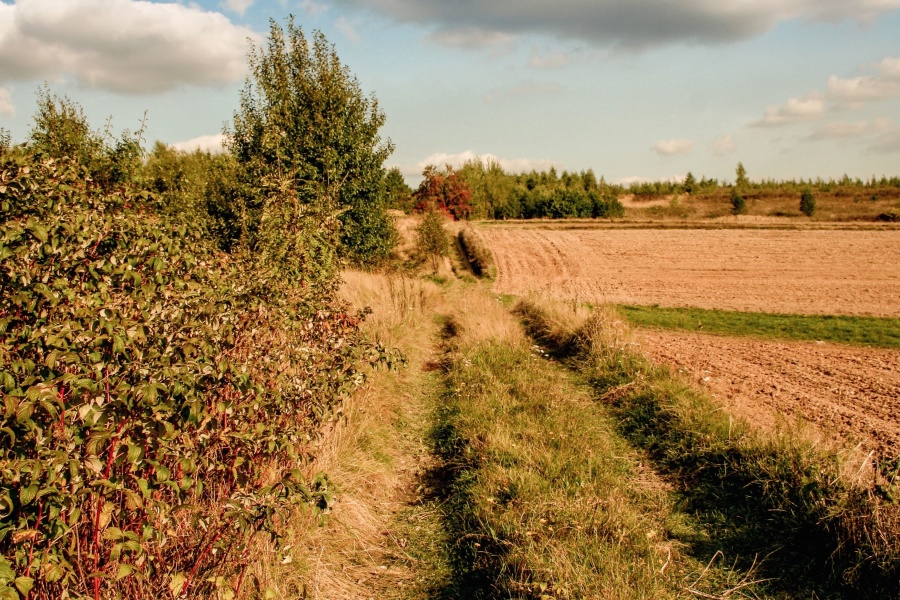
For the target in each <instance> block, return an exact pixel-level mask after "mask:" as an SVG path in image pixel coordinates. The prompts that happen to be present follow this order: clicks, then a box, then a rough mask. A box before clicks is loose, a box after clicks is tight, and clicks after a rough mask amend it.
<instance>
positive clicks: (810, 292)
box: [482, 227, 900, 317]
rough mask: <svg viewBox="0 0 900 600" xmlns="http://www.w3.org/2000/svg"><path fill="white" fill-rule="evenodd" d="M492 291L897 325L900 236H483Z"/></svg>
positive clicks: (518, 231) (505, 231)
mask: <svg viewBox="0 0 900 600" xmlns="http://www.w3.org/2000/svg"><path fill="white" fill-rule="evenodd" d="M482 232H483V234H484V237H485V239H486V240H487V241H488V243H489V244H490V246H491V249H492V250H493V252H494V257H495V260H496V262H497V267H498V272H499V275H498V277H497V281H496V283H495V287H494V289H495V290H496V291H498V292H505V293H511V294H517V295H523V294H527V293H529V292H544V293H547V294H549V295H550V296H552V297H557V298H566V299H578V300H582V301H591V302H603V301H606V302H615V303H622V304H644V305H649V304H660V305H663V306H693V307H698V308H713V309H715V308H718V309H727V310H740V311H753V312H779V313H792V314H843V315H874V316H891V317H900V230H889V231H884V230H881V231H875V230H873V231H836V230H831V231H817V230H752V229H738V230H699V229H697V230H691V229H680V230H678V229H676V230H671V229H670V230H660V229H630V230H629V229H625V230H623V229H574V230H571V229H570V230H551V229H533V228H527V229H526V228H516V227H485V228H483V230H482Z"/></svg>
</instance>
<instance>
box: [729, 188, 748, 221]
mask: <svg viewBox="0 0 900 600" xmlns="http://www.w3.org/2000/svg"><path fill="white" fill-rule="evenodd" d="M746 213H747V201H746V200H744V197H743V196H741V195H740V194H739V193H738V191H737V188H731V214H733V215H743V214H746Z"/></svg>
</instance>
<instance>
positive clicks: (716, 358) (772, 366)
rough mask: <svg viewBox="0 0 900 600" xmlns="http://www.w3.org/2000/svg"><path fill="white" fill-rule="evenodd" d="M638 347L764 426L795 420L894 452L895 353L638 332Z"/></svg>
mask: <svg viewBox="0 0 900 600" xmlns="http://www.w3.org/2000/svg"><path fill="white" fill-rule="evenodd" d="M639 339H640V341H641V345H642V347H643V348H644V351H645V352H646V353H647V354H648V355H649V356H650V357H652V358H654V359H656V360H657V361H659V362H663V363H666V364H669V365H670V366H672V367H673V368H675V369H677V370H679V371H682V372H684V373H686V374H687V375H688V376H689V377H690V378H691V379H693V380H694V381H695V382H697V383H699V384H700V385H701V386H702V387H705V388H707V389H708V390H709V391H710V393H712V394H713V395H714V396H715V397H716V398H719V399H720V400H721V401H722V402H723V403H724V404H725V405H726V406H727V407H728V408H729V410H730V411H731V412H732V413H733V414H735V415H739V416H741V417H743V418H745V419H747V420H748V421H750V422H752V423H754V424H756V425H759V426H763V427H774V426H776V425H777V424H778V423H779V422H781V423H784V424H787V425H790V424H792V423H793V422H794V421H796V420H797V418H802V419H804V420H806V421H808V422H809V423H812V424H814V425H816V426H818V427H819V428H820V429H821V430H822V431H823V432H824V433H826V434H831V435H833V436H834V437H837V438H840V439H843V440H845V441H848V442H852V443H859V442H862V443H863V445H864V446H865V447H867V448H869V449H873V450H877V451H879V454H881V455H882V456H898V455H900V422H898V418H900V352H897V351H893V350H880V349H873V348H855V347H848V346H841V345H837V344H823V343H817V342H811V343H810V342H774V341H762V340H754V339H749V338H729V337H721V336H714V335H705V334H697V333H682V332H673V331H646V330H645V331H641V332H640V334H639Z"/></svg>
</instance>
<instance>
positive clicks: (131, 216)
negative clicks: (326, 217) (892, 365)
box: [0, 150, 378, 599]
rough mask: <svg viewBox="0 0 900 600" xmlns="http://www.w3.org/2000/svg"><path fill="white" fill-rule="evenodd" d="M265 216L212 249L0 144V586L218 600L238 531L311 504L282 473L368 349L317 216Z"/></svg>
mask: <svg viewBox="0 0 900 600" xmlns="http://www.w3.org/2000/svg"><path fill="white" fill-rule="evenodd" d="M271 194H272V195H279V196H280V197H279V200H278V201H273V202H272V203H271V204H272V206H274V207H279V209H280V208H281V207H289V206H290V205H291V204H290V193H289V191H285V190H273V191H272V192H271ZM285 196H286V198H285ZM265 219H267V223H268V225H267V226H270V227H272V228H273V229H275V228H277V229H279V231H280V233H281V235H280V236H279V237H278V240H279V242H278V243H274V242H273V243H272V244H269V245H267V246H266V247H265V248H264V249H262V251H260V252H258V253H257V254H255V255H252V256H251V255H249V254H240V253H238V254H234V255H229V254H225V253H223V252H221V251H220V250H219V249H218V246H217V243H216V240H215V239H213V238H211V237H210V236H209V235H208V233H207V231H206V230H205V229H204V223H205V221H204V220H203V219H201V218H191V215H189V214H188V215H185V214H181V215H178V214H170V213H169V212H167V211H164V210H159V206H158V203H157V202H156V200H155V199H154V198H153V196H152V195H151V194H150V193H149V192H147V191H140V190H138V188H135V187H130V186H126V185H121V186H118V187H108V186H100V185H98V184H97V183H95V182H94V181H92V180H91V178H90V176H89V173H88V172H87V171H86V170H85V167H84V166H82V165H80V164H79V163H78V162H75V161H72V160H67V159H54V158H50V157H48V156H46V155H44V154H41V153H39V152H30V151H27V150H19V151H16V152H9V151H6V152H4V153H2V154H0V390H2V396H3V406H2V410H3V413H2V418H0V438H2V439H3V442H2V446H0V447H2V450H0V515H2V520H0V598H4V599H6V598H19V597H27V598H60V597H66V596H68V597H73V598H74V597H93V598H100V597H112V596H119V597H141V596H149V595H153V596H154V597H171V596H173V595H174V596H177V597H208V596H209V595H210V594H213V593H216V591H218V592H219V593H221V594H223V597H228V596H229V595H230V594H233V593H234V592H236V591H237V590H239V589H240V588H241V587H242V584H243V583H244V582H243V578H244V572H245V570H246V565H247V564H248V561H249V559H250V555H249V553H250V548H251V544H252V539H253V536H254V535H255V534H256V533H265V534H269V535H277V533H278V526H277V525H278V521H279V516H278V515H279V514H280V512H281V511H282V510H283V509H285V508H287V507H289V506H291V505H293V504H295V503H297V502H312V503H314V504H317V505H319V506H325V505H326V504H327V503H328V501H329V495H328V494H329V491H328V486H327V480H325V479H323V478H318V479H317V480H316V481H315V482H314V483H309V482H307V481H306V480H305V478H304V477H303V476H302V475H301V471H300V467H301V466H302V465H303V462H304V459H305V458H306V457H307V456H308V455H309V453H310V452H311V448H312V444H313V443H314V441H315V437H316V431H317V430H318V428H319V426H320V424H321V423H322V422H323V421H327V420H328V419H330V418H333V416H334V415H335V414H336V412H338V411H339V410H340V399H341V397H342V396H343V395H344V394H346V393H348V392H349V391H350V390H351V389H353V388H354V387H355V386H356V385H357V384H358V383H359V382H360V379H361V375H360V373H359V372H358V371H357V369H356V366H357V364H358V361H359V360H360V359H361V358H363V357H366V358H370V357H377V355H378V352H377V349H373V348H372V347H370V346H366V345H365V344H363V343H362V341H361V339H360V332H359V327H358V325H359V319H360V317H361V315H349V314H347V313H346V311H345V310H344V309H343V308H342V307H340V306H338V305H336V304H335V302H334V301H333V300H332V295H331V292H332V290H333V287H334V283H333V281H334V277H333V274H334V272H335V270H334V267H333V266H328V265H327V264H326V265H325V266H324V267H323V269H324V271H319V270H318V266H317V265H318V264H319V263H316V262H315V261H314V260H313V259H314V258H316V257H317V256H318V255H320V254H322V253H324V254H328V253H329V252H330V251H329V250H328V249H327V248H322V247H321V246H320V245H319V244H318V242H317V241H316V237H315V235H314V234H313V233H311V232H312V231H318V230H320V229H322V228H323V223H322V220H321V219H320V218H319V217H317V216H311V214H309V213H304V214H290V215H284V214H282V213H281V212H279V210H278V209H273V210H272V211H271V214H269V215H268V216H267V217H266V218H265ZM325 258H328V257H327V256H326V257H325Z"/></svg>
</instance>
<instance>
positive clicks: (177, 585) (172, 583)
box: [169, 572, 187, 597]
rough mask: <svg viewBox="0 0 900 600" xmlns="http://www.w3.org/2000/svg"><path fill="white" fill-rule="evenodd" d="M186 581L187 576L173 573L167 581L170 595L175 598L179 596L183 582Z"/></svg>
mask: <svg viewBox="0 0 900 600" xmlns="http://www.w3.org/2000/svg"><path fill="white" fill-rule="evenodd" d="M185 581H187V575H185V574H184V573H180V572H179V573H175V574H173V575H172V576H171V578H170V579H169V591H170V592H172V595H173V596H175V597H178V596H181V589H182V588H183V587H184V582H185Z"/></svg>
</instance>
